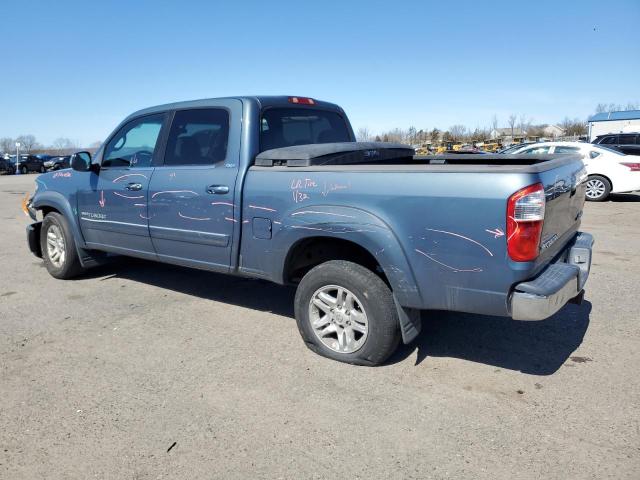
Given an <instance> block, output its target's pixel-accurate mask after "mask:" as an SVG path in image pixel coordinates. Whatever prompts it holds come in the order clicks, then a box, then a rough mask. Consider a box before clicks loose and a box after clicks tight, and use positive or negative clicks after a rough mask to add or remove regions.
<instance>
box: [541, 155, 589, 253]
mask: <svg viewBox="0 0 640 480" xmlns="http://www.w3.org/2000/svg"><path fill="white" fill-rule="evenodd" d="M574 158H575V161H573V162H570V163H567V164H565V165H561V166H558V167H555V168H552V169H550V170H547V171H543V172H540V174H539V175H540V181H541V182H542V184H543V185H544V191H545V197H546V208H545V216H544V225H543V227H542V237H541V239H540V257H539V261H546V260H547V259H550V258H552V257H554V256H555V255H556V254H557V253H558V252H560V251H561V250H562V248H563V247H564V246H565V245H566V243H567V242H568V241H569V240H570V239H571V237H572V236H573V234H574V233H575V232H576V231H577V230H578V228H579V226H580V220H581V218H582V209H583V206H584V201H585V191H586V183H585V180H586V171H585V168H584V164H583V163H582V160H581V159H580V157H578V156H575V157H574Z"/></svg>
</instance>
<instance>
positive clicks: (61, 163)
mask: <svg viewBox="0 0 640 480" xmlns="http://www.w3.org/2000/svg"><path fill="white" fill-rule="evenodd" d="M70 159H71V155H60V156H58V157H51V158H49V159H48V160H47V161H45V162H44V167H45V168H46V169H47V171H48V172H51V171H53V170H61V169H63V168H69V167H70V164H69V160H70Z"/></svg>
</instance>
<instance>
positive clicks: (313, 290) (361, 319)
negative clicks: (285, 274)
mask: <svg viewBox="0 0 640 480" xmlns="http://www.w3.org/2000/svg"><path fill="white" fill-rule="evenodd" d="M295 314H296V321H297V323H298V329H299V330H300V334H301V335H302V338H303V340H304V341H305V343H306V345H307V346H308V347H309V348H310V349H311V350H313V351H314V352H316V353H318V354H319V355H322V356H325V357H328V358H331V359H333V360H338V361H340V362H345V363H351V364H355V365H369V366H373V365H379V364H381V363H383V362H384V361H385V360H386V359H387V358H389V356H390V355H391V354H392V353H393V352H394V351H395V349H396V347H397V346H398V343H399V341H400V331H399V322H398V312H397V310H396V307H395V303H394V301H393V295H392V293H391V290H390V289H389V287H388V286H387V285H386V284H385V283H384V282H383V281H382V279H381V278H380V277H378V276H377V275H376V274H375V273H373V272H372V271H371V270H368V269H367V268H365V267H363V266H361V265H358V264H356V263H353V262H348V261H344V260H331V261H329V262H325V263H323V264H320V265H318V266H316V267H314V268H313V269H311V270H310V271H309V272H308V273H307V274H306V275H305V276H304V277H303V278H302V281H301V282H300V285H298V290H297V291H296V297H295Z"/></svg>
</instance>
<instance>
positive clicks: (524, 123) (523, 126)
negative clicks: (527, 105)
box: [518, 115, 531, 135]
mask: <svg viewBox="0 0 640 480" xmlns="http://www.w3.org/2000/svg"><path fill="white" fill-rule="evenodd" d="M529 125H531V119H529V118H527V116H526V115H520V120H519V122H518V128H519V129H520V133H521V134H522V135H526V132H527V130H528V129H529Z"/></svg>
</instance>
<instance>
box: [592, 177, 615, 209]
mask: <svg viewBox="0 0 640 480" xmlns="http://www.w3.org/2000/svg"><path fill="white" fill-rule="evenodd" d="M609 193H611V182H609V180H607V179H606V178H605V177H602V176H600V175H590V176H589V178H588V179H587V191H586V196H587V200H589V201H591V202H601V201H603V200H605V199H606V198H607V197H608V196H609Z"/></svg>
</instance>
